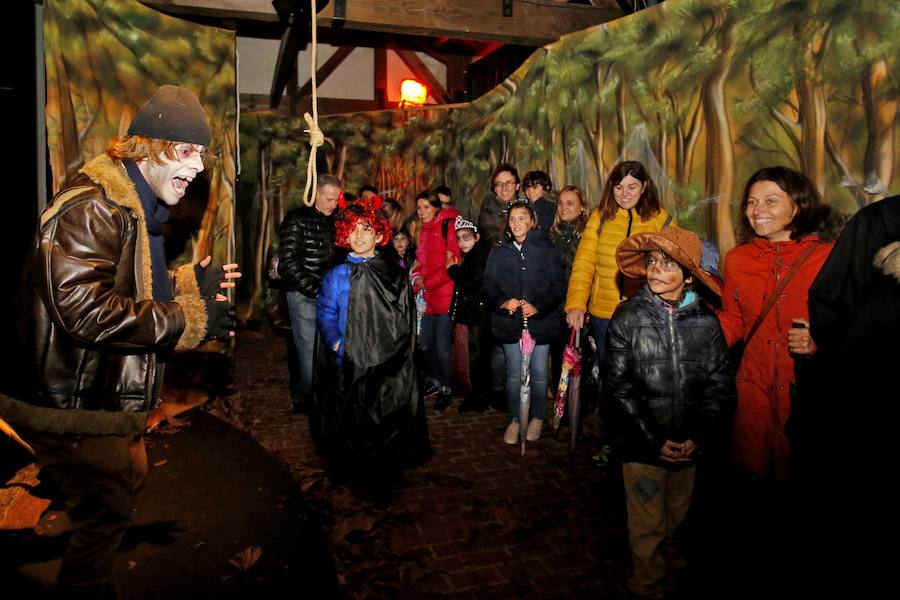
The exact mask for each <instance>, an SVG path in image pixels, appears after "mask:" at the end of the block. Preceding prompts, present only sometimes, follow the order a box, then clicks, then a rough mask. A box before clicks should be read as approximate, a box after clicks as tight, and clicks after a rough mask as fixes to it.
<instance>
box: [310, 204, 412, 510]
mask: <svg viewBox="0 0 900 600" xmlns="http://www.w3.org/2000/svg"><path fill="white" fill-rule="evenodd" d="M380 203H381V201H380V198H378V197H377V196H373V197H369V198H364V199H359V200H357V201H355V202H353V203H350V204H347V203H346V202H344V201H343V199H340V200H339V202H338V204H339V206H340V208H341V211H340V214H339V215H338V218H337V223H336V229H337V236H336V244H337V245H339V246H342V247H344V248H349V249H350V250H351V251H350V253H349V255H348V256H347V260H346V262H344V263H342V264H340V265H338V266H336V267H334V268H333V269H331V270H330V271H329V272H328V274H327V275H326V276H325V280H324V282H323V284H322V289H321V291H320V292H319V296H318V299H317V302H316V321H317V325H318V344H317V349H316V370H315V375H314V390H315V391H314V414H313V415H312V417H311V418H310V428H311V431H312V434H313V439H314V440H315V442H316V446H317V448H318V450H319V452H320V454H322V456H323V457H324V458H325V461H326V465H327V467H328V469H329V471H331V472H332V473H333V474H340V475H344V476H347V477H349V478H350V479H351V481H353V482H355V483H361V484H364V485H365V486H366V487H367V488H368V491H369V493H370V494H371V499H372V502H373V504H374V505H375V506H376V508H387V507H388V506H389V505H390V484H391V480H392V479H393V478H394V476H395V475H396V473H397V472H398V471H399V470H400V469H401V468H403V467H405V466H410V465H411V464H415V463H419V462H423V461H424V460H427V458H428V457H429V456H430V443H429V438H428V429H427V424H426V421H425V408H424V402H423V400H422V397H421V394H420V393H419V390H420V385H419V382H418V379H417V378H418V374H417V372H416V369H415V365H414V362H413V351H414V349H415V347H416V311H415V304H414V302H413V297H412V290H411V288H410V285H409V279H408V276H407V274H406V271H405V270H404V269H403V268H402V267H400V266H399V265H397V264H396V263H394V262H391V261H389V260H387V259H386V258H384V257H383V256H382V255H380V254H378V253H376V246H378V245H382V246H383V245H385V244H387V242H388V241H389V240H390V226H389V225H388V222H387V220H386V219H385V218H384V217H383V216H381V214H380V213H379V212H378V209H379V207H380Z"/></svg>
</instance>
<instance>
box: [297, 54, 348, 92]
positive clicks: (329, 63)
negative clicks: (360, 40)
mask: <svg viewBox="0 0 900 600" xmlns="http://www.w3.org/2000/svg"><path fill="white" fill-rule="evenodd" d="M353 50H354V47H353V46H341V47H340V48H338V49H337V50H336V51H335V53H334V54H332V55H331V56H329V57H328V60H326V61H325V64H323V65H322V66H321V67H319V68H318V69H316V86H320V85H322V82H324V81H325V80H326V79H328V76H329V75H331V74H332V73H334V70H335V69H337V68H338V66H340V64H341V63H342V62H344V59H345V58H347V57H348V56H349V55H350V53H351V52H353ZM310 94H312V77H310V78H309V79H308V80H307V81H306V83H304V84H303V87H301V88H300V91H298V92H297V95H298V96H301V97H302V96H309V95H310Z"/></svg>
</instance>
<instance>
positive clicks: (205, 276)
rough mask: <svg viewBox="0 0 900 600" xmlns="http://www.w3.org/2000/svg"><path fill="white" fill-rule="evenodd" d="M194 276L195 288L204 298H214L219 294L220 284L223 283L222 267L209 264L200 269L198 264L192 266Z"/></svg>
mask: <svg viewBox="0 0 900 600" xmlns="http://www.w3.org/2000/svg"><path fill="white" fill-rule="evenodd" d="M194 275H195V276H196V277H197V287H199V288H200V295H201V296H202V297H204V298H209V297H214V296H215V295H216V294H218V293H219V291H220V287H219V286H221V285H222V283H224V282H225V269H224V268H223V267H222V265H219V264H213V263H209V264H208V265H206V267H201V266H200V263H197V264H195V265H194Z"/></svg>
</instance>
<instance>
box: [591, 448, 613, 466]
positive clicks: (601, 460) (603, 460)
mask: <svg viewBox="0 0 900 600" xmlns="http://www.w3.org/2000/svg"><path fill="white" fill-rule="evenodd" d="M611 455H612V448H611V447H610V445H609V444H603V445H602V446H601V447H600V454H594V455H593V456H591V460H592V461H593V462H594V465H596V466H598V467H600V468H601V469H605V468H606V467H608V466H609V459H610V457H611Z"/></svg>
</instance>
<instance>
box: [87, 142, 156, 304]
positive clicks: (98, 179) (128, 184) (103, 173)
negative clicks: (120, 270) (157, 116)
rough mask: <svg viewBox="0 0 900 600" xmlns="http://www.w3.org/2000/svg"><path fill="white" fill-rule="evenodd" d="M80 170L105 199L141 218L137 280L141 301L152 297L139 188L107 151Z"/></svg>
mask: <svg viewBox="0 0 900 600" xmlns="http://www.w3.org/2000/svg"><path fill="white" fill-rule="evenodd" d="M80 172H81V173H83V174H84V175H86V176H87V177H88V179H90V180H91V181H92V182H94V183H95V184H96V185H98V186H99V187H100V188H102V190H103V194H104V195H105V196H106V198H107V199H108V200H109V201H110V202H112V203H114V204H118V205H119V206H122V207H124V208H127V209H128V210H129V211H131V214H133V215H134V216H135V218H137V220H138V240H139V243H140V252H139V253H137V254H138V256H140V260H141V281H140V282H138V283H139V285H138V288H139V290H140V291H139V295H140V298H139V299H140V300H151V299H152V298H153V270H152V268H151V265H150V239H149V237H148V235H147V224H146V217H145V216H144V208H143V207H142V206H141V200H140V198H138V195H137V190H136V189H135V187H134V183H132V181H131V178H130V177H129V176H128V173H127V171H125V167H124V166H123V165H122V164H121V163H118V162H116V161H114V160H113V159H111V158H110V157H109V156H107V155H106V154H101V155H100V156H97V157H95V158H94V159H93V160H91V161H90V162H88V163H87V164H86V165H84V166H83V167H82V168H81V171H80Z"/></svg>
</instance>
